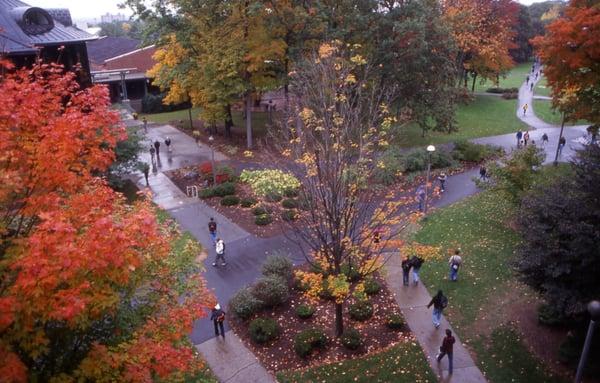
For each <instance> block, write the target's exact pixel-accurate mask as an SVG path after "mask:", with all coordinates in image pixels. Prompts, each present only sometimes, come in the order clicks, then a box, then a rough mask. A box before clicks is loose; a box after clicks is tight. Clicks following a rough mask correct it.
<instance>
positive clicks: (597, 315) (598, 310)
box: [575, 301, 600, 383]
mask: <svg viewBox="0 0 600 383" xmlns="http://www.w3.org/2000/svg"><path fill="white" fill-rule="evenodd" d="M587 309H588V311H589V313H590V316H591V319H590V325H589V327H588V331H587V335H586V337H585V342H584V344H583V350H582V351H581V358H580V359H579V365H578V366H577V375H575V383H581V380H582V379H583V369H584V368H585V362H586V360H587V357H588V354H589V352H590V346H591V345H592V336H593V335H594V327H596V322H597V321H598V320H600V302H599V301H591V302H590V303H588V306H587Z"/></svg>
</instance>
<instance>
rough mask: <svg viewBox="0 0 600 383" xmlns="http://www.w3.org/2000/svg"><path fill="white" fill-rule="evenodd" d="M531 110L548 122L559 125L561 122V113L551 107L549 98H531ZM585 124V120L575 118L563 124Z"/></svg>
mask: <svg viewBox="0 0 600 383" xmlns="http://www.w3.org/2000/svg"><path fill="white" fill-rule="evenodd" d="M533 110H534V112H535V114H536V115H537V116H538V117H539V118H540V119H542V120H544V121H546V122H548V123H550V124H554V125H559V126H560V124H561V122H562V115H561V114H560V112H558V111H555V110H553V109H552V103H551V102H550V100H533ZM585 124H589V122H587V121H585V120H577V121H574V122H569V121H567V122H566V123H565V126H569V125H585Z"/></svg>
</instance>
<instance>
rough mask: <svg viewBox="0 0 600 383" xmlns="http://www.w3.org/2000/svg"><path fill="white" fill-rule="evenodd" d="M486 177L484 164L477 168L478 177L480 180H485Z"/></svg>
mask: <svg viewBox="0 0 600 383" xmlns="http://www.w3.org/2000/svg"><path fill="white" fill-rule="evenodd" d="M486 177H487V169H486V168H485V166H483V165H481V167H480V168H479V178H480V179H481V180H482V181H485V179H486Z"/></svg>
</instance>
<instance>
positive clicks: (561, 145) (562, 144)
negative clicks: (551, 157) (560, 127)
mask: <svg viewBox="0 0 600 383" xmlns="http://www.w3.org/2000/svg"><path fill="white" fill-rule="evenodd" d="M566 144H567V140H566V139H565V138H564V137H561V138H560V139H559V140H558V155H559V156H562V150H563V148H564V147H565V145H566Z"/></svg>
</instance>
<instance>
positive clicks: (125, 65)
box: [88, 37, 158, 110]
mask: <svg viewBox="0 0 600 383" xmlns="http://www.w3.org/2000/svg"><path fill="white" fill-rule="evenodd" d="M140 43H141V42H140V41H139V40H135V39H130V38H127V37H102V38H100V39H98V40H95V41H90V42H88V52H89V58H90V65H91V68H92V72H91V73H92V81H93V82H94V83H98V84H106V85H108V87H109V89H110V96H111V99H112V101H121V100H129V101H130V102H131V106H132V107H133V108H134V109H137V110H139V109H141V99H142V98H143V97H144V95H146V94H147V93H148V92H149V91H151V92H156V91H158V90H157V89H156V88H154V87H152V85H151V79H150V78H148V77H147V76H146V72H147V71H148V70H149V69H150V68H152V67H153V66H154V64H155V61H154V59H153V58H152V56H153V55H154V53H155V52H156V47H155V46H154V45H151V46H148V47H144V48H138V47H139V45H140Z"/></svg>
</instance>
